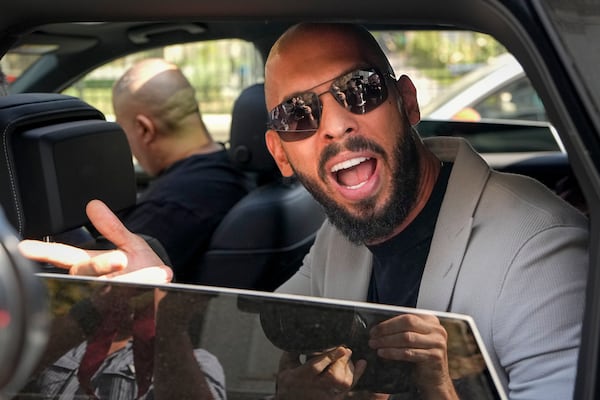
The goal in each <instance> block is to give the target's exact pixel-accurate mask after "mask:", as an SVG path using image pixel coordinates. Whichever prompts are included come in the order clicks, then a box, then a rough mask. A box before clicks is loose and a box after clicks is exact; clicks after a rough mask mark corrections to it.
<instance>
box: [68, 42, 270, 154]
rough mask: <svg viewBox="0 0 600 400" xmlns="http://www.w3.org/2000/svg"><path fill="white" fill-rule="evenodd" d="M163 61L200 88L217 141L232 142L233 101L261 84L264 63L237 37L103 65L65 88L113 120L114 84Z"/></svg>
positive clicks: (165, 49)
mask: <svg viewBox="0 0 600 400" xmlns="http://www.w3.org/2000/svg"><path fill="white" fill-rule="evenodd" d="M148 57H161V58H164V59H166V60H168V61H171V62H173V63H175V64H177V65H178V66H179V67H180V68H181V69H182V71H183V73H184V74H185V75H186V77H187V78H188V79H189V80H190V82H191V83H192V85H193V86H194V88H195V89H196V98H197V100H198V103H199V105H200V111H201V113H202V117H203V119H204V122H205V124H206V125H207V128H208V129H209V131H210V133H211V135H212V136H213V138H214V139H215V140H217V141H221V142H226V141H227V140H228V139H229V126H230V123H231V110H232V108H233V102H234V101H235V99H236V98H237V96H238V95H239V93H240V92H241V91H242V89H244V88H245V87H248V86H250V85H252V84H254V83H258V82H262V81H263V76H264V72H263V71H264V69H263V62H262V60H261V57H260V55H259V54H258V51H257V50H256V48H255V47H254V45H253V44H251V43H248V42H245V41H242V40H236V39H224V40H213V41H206V42H197V43H187V44H177V45H172V46H166V47H162V48H158V49H154V50H151V51H144V52H140V53H136V54H132V55H129V56H126V57H123V58H119V59H117V60H114V61H112V62H110V63H108V64H105V65H103V66H101V67H99V68H97V69H95V70H94V71H92V72H90V73H89V74H87V75H86V76H85V77H83V78H82V79H80V80H79V81H77V82H76V83H74V84H73V85H72V86H70V87H69V88H67V89H66V90H65V91H64V92H63V93H65V94H69V95H73V96H77V97H79V98H81V99H82V100H84V101H86V102H88V103H90V104H91V105H93V106H95V107H96V108H98V109H99V110H100V111H102V112H103V113H104V115H105V116H106V118H107V119H108V120H114V115H113V108H112V102H111V101H112V100H111V99H112V93H111V90H112V85H113V84H114V82H115V81H116V80H117V79H118V78H119V77H120V76H121V75H122V74H123V73H124V72H125V70H127V69H128V68H129V67H130V66H131V65H133V64H134V63H135V62H136V61H138V60H140V59H143V58H148Z"/></svg>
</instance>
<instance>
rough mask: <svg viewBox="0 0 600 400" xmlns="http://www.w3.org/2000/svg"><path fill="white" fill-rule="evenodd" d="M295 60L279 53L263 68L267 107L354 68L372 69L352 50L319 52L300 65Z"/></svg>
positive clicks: (304, 59) (306, 58)
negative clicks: (278, 55)
mask: <svg viewBox="0 0 600 400" xmlns="http://www.w3.org/2000/svg"><path fill="white" fill-rule="evenodd" d="M297 60H298V58H297V57H295V56H293V57H289V58H288V57H286V55H285V53H282V54H281V55H280V57H277V59H276V60H275V59H273V60H271V61H272V62H271V63H269V64H268V65H267V68H266V70H265V89H266V97H267V105H268V106H269V107H270V108H272V107H274V106H275V105H277V104H279V103H280V102H282V101H284V100H285V98H287V97H289V96H291V95H292V94H295V93H298V92H302V91H309V90H313V89H315V88H318V87H319V86H321V85H323V84H326V83H328V82H331V81H332V80H333V79H335V78H337V77H338V76H340V75H342V74H344V73H347V72H349V71H351V70H353V69H355V68H357V67H367V66H375V65H374V63H373V62H372V61H370V60H367V59H366V58H365V57H364V56H363V55H362V54H360V53H359V52H356V51H352V52H337V51H334V52H330V53H326V54H324V53H319V56H314V55H313V56H311V55H309V54H307V57H305V58H303V60H302V62H297Z"/></svg>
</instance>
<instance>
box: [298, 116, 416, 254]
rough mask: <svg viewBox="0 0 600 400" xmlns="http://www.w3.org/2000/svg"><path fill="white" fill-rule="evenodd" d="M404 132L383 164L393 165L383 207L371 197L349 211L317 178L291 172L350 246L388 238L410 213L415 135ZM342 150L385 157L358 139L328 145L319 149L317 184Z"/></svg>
mask: <svg viewBox="0 0 600 400" xmlns="http://www.w3.org/2000/svg"><path fill="white" fill-rule="evenodd" d="M406 132H407V134H406V135H404V136H402V138H401V139H399V140H398V141H397V143H396V147H395V148H394V149H393V150H392V152H391V154H392V157H391V160H390V161H391V162H388V163H387V164H388V165H392V166H393V165H395V166H396V168H395V169H394V170H393V171H392V175H391V176H392V180H391V185H390V187H389V189H388V190H386V191H384V193H383V195H384V196H387V197H388V200H387V201H386V202H385V204H383V206H379V207H378V206H377V202H378V198H376V197H372V198H369V199H365V200H363V201H361V202H359V203H357V204H356V205H355V206H354V207H353V208H354V209H353V210H352V211H350V210H348V209H346V208H345V207H344V206H342V205H340V204H338V203H337V202H336V201H335V200H334V199H333V198H332V197H331V196H329V195H328V194H327V193H326V191H325V190H324V189H323V188H322V186H321V185H320V184H319V182H318V181H317V179H314V178H311V177H308V176H306V175H303V174H301V173H298V171H296V170H294V171H295V173H296V176H297V177H298V179H299V180H300V182H302V184H303V185H304V186H305V187H306V189H307V190H308V191H309V192H310V193H311V194H312V195H313V197H314V198H315V199H316V200H317V201H318V202H319V203H321V205H322V206H323V208H324V210H325V213H326V214H327V217H328V219H329V220H330V221H331V223H332V224H333V225H334V226H335V227H336V228H337V229H339V230H340V231H341V232H342V234H344V235H345V236H346V237H347V238H348V240H350V241H351V242H352V243H355V244H359V245H362V244H365V243H370V242H375V241H378V240H381V239H384V238H386V237H389V236H390V235H391V234H392V233H393V231H394V229H395V228H396V227H398V226H399V225H400V224H402V222H404V220H405V219H406V217H407V215H408V213H409V212H410V211H411V210H412V207H413V205H414V202H415V199H416V196H417V190H418V186H419V175H420V172H419V171H420V168H419V157H418V151H417V147H416V143H415V137H414V135H416V133H415V132H413V130H412V128H410V127H408V128H407V131H406ZM342 149H348V150H350V151H360V150H365V149H368V150H371V151H373V152H375V153H377V154H379V155H380V156H381V157H382V159H383V160H384V161H385V160H387V158H388V157H387V153H386V152H385V150H384V149H382V148H381V146H379V145H378V144H377V143H375V142H373V141H371V140H369V139H366V138H364V137H360V136H356V137H352V138H349V139H348V140H347V141H346V142H344V144H343V145H340V144H331V145H329V146H327V147H326V148H325V149H324V150H323V153H322V156H321V158H320V162H319V178H320V179H321V182H326V175H327V171H325V168H324V165H325V163H326V161H327V160H328V159H330V158H331V157H333V156H334V155H335V154H337V153H339V152H340V151H341V150H342Z"/></svg>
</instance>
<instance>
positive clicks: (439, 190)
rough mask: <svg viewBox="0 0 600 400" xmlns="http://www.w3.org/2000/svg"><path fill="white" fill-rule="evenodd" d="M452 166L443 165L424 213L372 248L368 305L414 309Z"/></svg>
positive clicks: (370, 247) (450, 164)
mask: <svg viewBox="0 0 600 400" xmlns="http://www.w3.org/2000/svg"><path fill="white" fill-rule="evenodd" d="M451 171H452V163H447V162H446V163H444V164H443V166H442V169H441V171H440V174H439V176H438V179H437V181H436V183H435V186H434V188H433V192H432V193H431V196H430V197H429V200H428V201H427V204H426V205H425V207H424V208H423V210H422V211H421V212H420V213H419V215H417V217H416V218H415V219H414V221H413V222H412V223H411V224H410V225H408V226H407V227H406V228H405V229H404V230H403V231H402V232H400V233H399V234H397V235H396V236H394V237H393V238H391V239H390V240H387V241H385V242H383V243H380V244H378V245H375V246H368V248H369V250H371V252H372V253H373V271H372V273H371V281H370V283H369V292H368V295H367V301H370V302H372V303H382V304H391V305H397V306H406V307H416V305H417V297H418V295H419V286H420V285H421V278H422V277H423V270H424V269H425V262H426V261H427V256H428V255H429V247H430V246H431V239H432V237H433V232H434V230H435V223H436V221H437V217H438V214H439V211H440V207H441V205H442V200H443V198H444V194H445V193H446V186H447V185H448V178H449V177H450V172H451Z"/></svg>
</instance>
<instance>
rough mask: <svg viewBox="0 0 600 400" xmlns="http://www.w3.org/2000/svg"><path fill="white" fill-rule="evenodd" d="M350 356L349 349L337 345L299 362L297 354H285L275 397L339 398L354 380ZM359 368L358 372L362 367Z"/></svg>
mask: <svg viewBox="0 0 600 400" xmlns="http://www.w3.org/2000/svg"><path fill="white" fill-rule="evenodd" d="M351 356H352V351H351V350H350V349H348V348H345V347H337V348H335V349H333V350H331V351H327V352H324V353H322V354H319V355H315V356H313V357H311V358H309V359H308V360H307V361H306V362H305V363H304V364H302V363H301V362H300V358H299V355H298V354H292V353H288V354H285V355H284V356H283V357H282V359H281V361H280V372H279V374H278V377H277V383H278V396H279V397H280V398H286V399H287V398H289V399H295V398H299V399H305V398H310V399H328V400H331V399H341V398H343V397H344V396H345V394H346V393H348V391H349V390H350V389H351V387H352V385H353V383H354V382H355V381H356V380H355V379H354V373H355V368H354V365H353V363H352V361H351V359H350V357H351ZM360 368H361V370H360V373H361V374H362V372H363V371H364V366H361V367H360Z"/></svg>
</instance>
